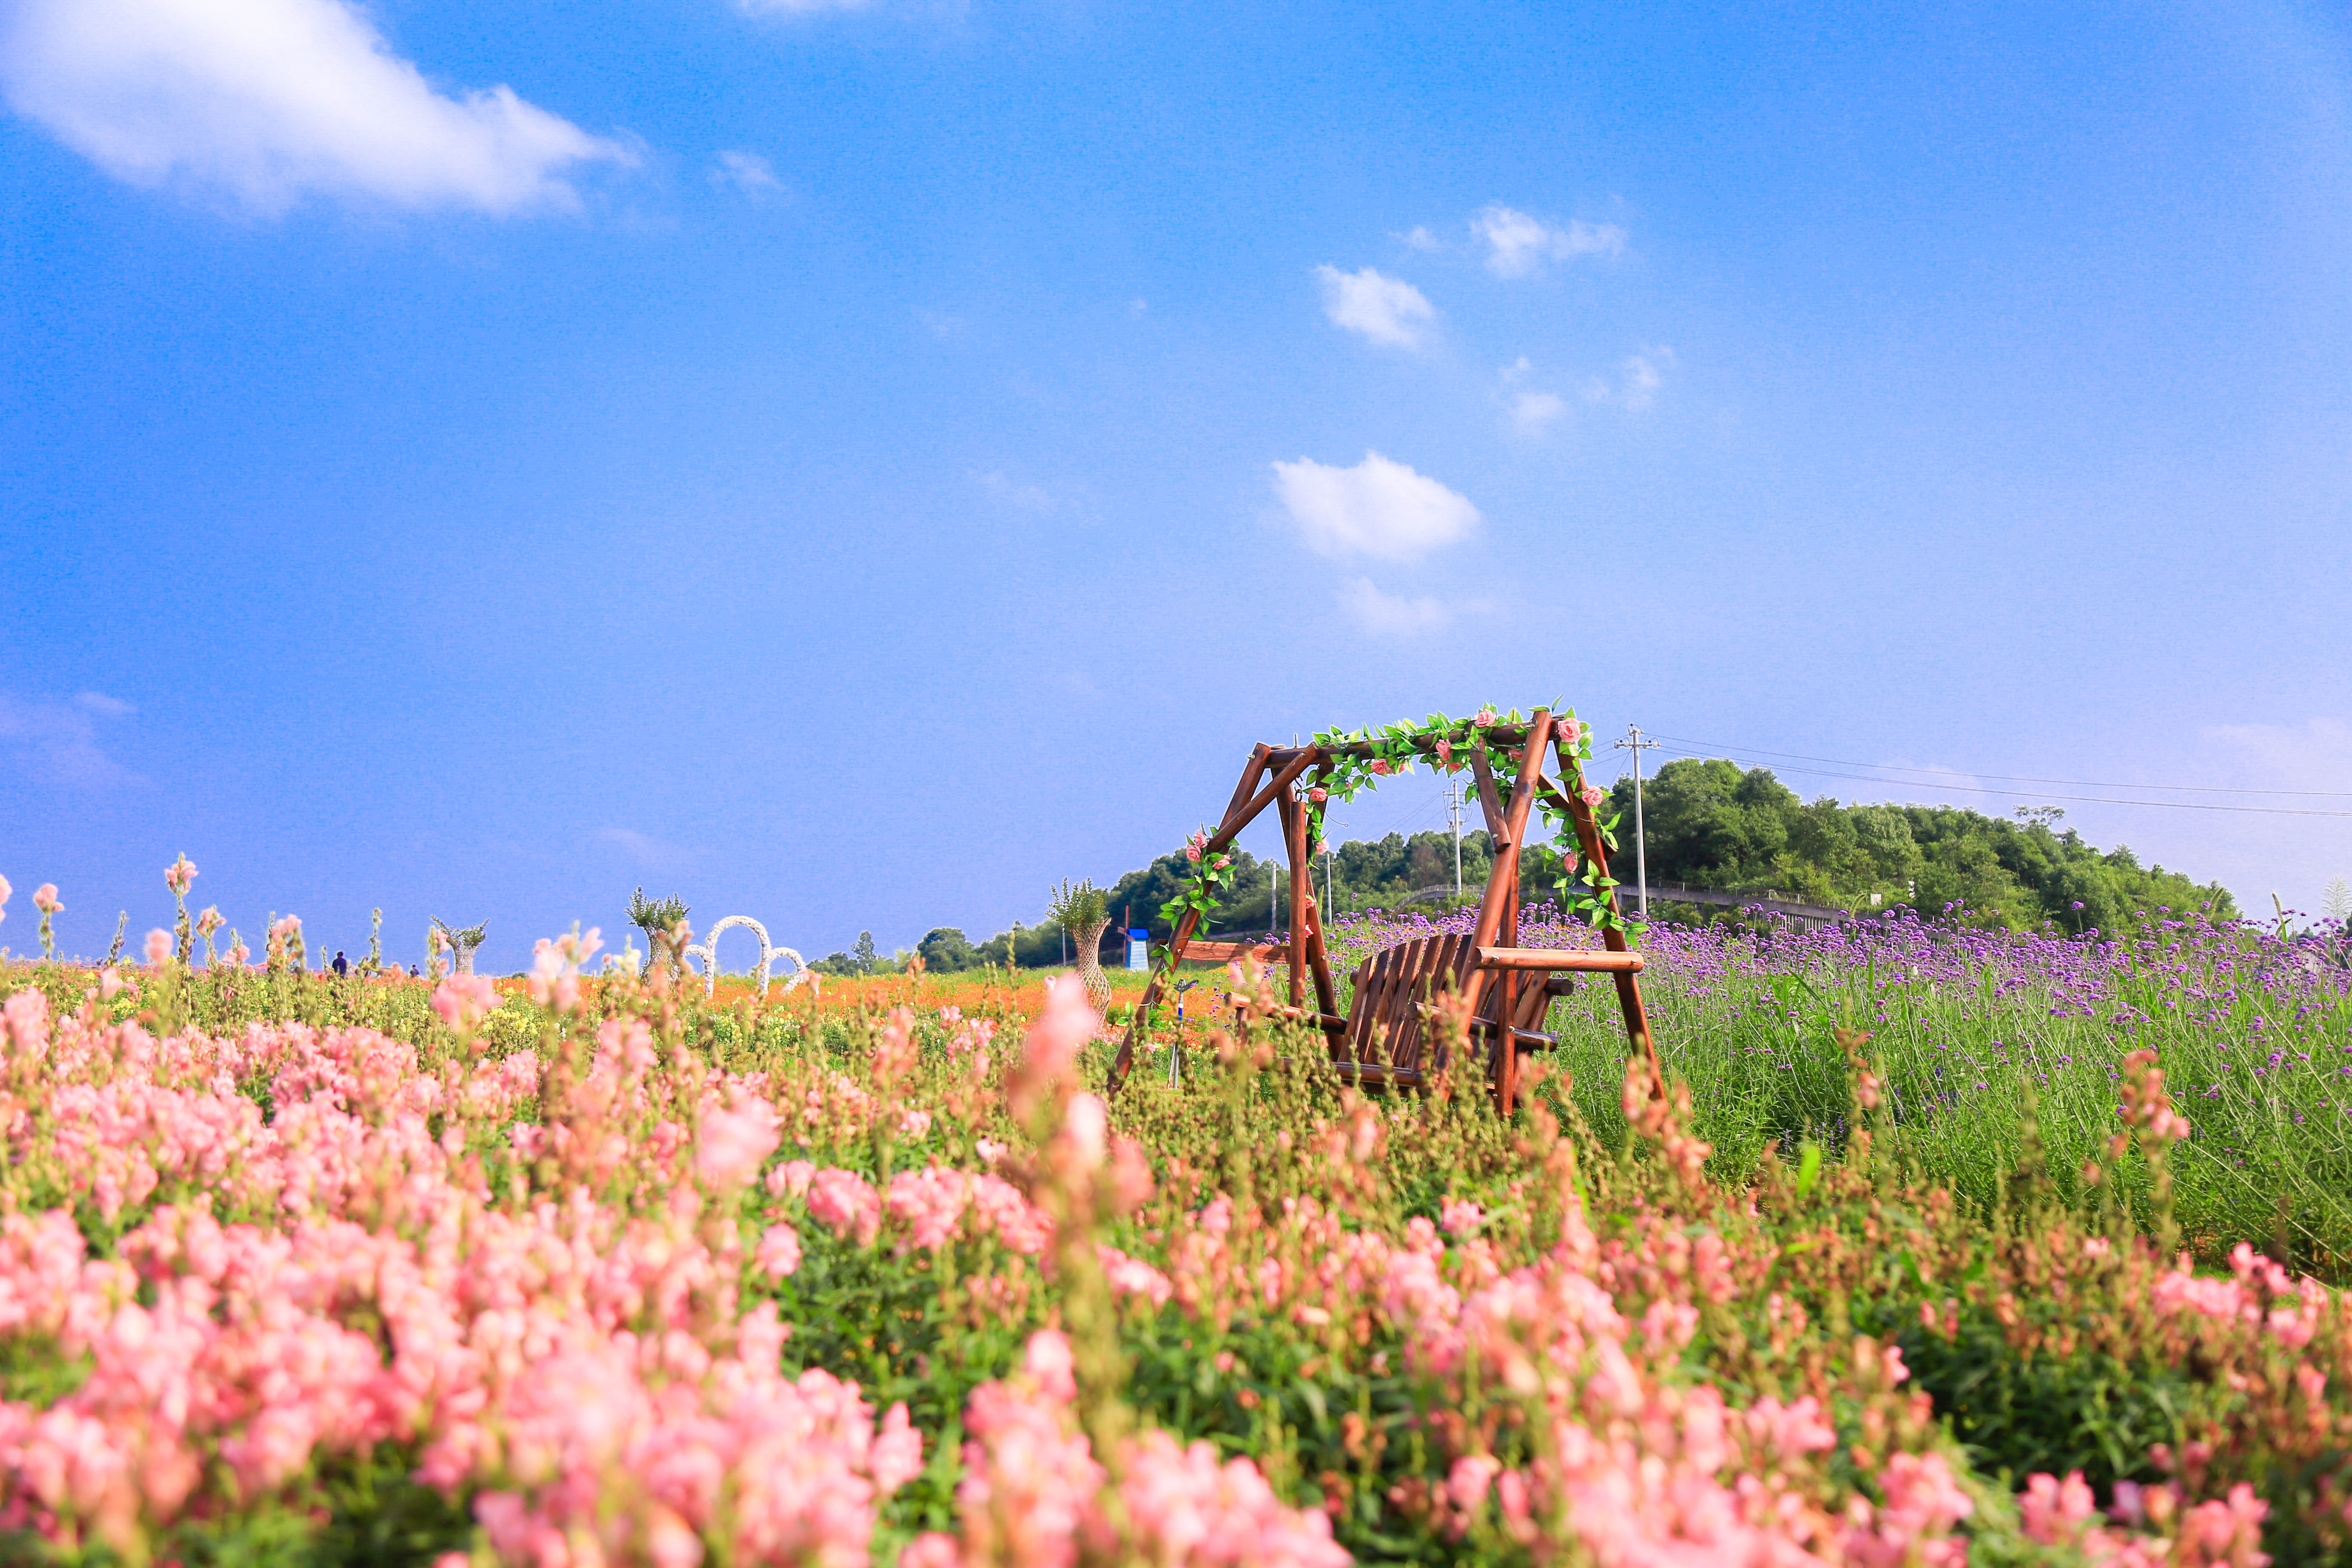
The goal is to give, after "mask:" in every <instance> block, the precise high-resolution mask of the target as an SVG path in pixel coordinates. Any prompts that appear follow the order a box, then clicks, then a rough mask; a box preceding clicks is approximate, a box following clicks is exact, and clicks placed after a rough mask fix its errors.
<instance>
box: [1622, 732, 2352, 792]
mask: <svg viewBox="0 0 2352 1568" xmlns="http://www.w3.org/2000/svg"><path fill="white" fill-rule="evenodd" d="M1657 738H1658V739H1659V740H1661V741H1672V742H1675V744H1676V745H1680V746H1699V747H1703V748H1705V749H1706V750H1708V751H1716V752H1731V751H1741V752H1747V753H1748V755H1750V756H1755V757H1787V758H1789V759H1790V760H1791V761H1793V762H1800V763H1829V764H1830V765H1831V766H1832V767H1839V768H1875V769H1878V770H1879V771H1880V772H1882V773H1931V772H1932V770H1930V769H1927V768H1912V767H1905V766H1903V765H1902V764H1900V763H1857V762H1854V761H1853V760H1852V759H1850V758H1845V757H1808V756H1804V755H1801V754H1800V753H1798V752H1768V751H1765V750H1764V749H1763V748H1761V747H1759V746H1725V745H1723V744H1722V743H1721V742H1716V741H1694V740H1691V739H1689V738H1687V737H1686V736H1681V735H1660V736H1658V737H1657ZM1695 754H1696V753H1695ZM1791 771H1796V772H1801V771H1802V770H1791ZM1830 776H1832V777H1843V776H1844V775H1843V774H1832V775H1830ZM1969 777H1970V778H1979V779H1999V780H2000V782H2001V783H2003V784H2065V785H2068V786H2070V787H2072V788H2074V789H2173V790H2185V791H2189V792H2190V793H2193V794H2197V795H2305V796H2312V797H2316V798H2319V799H2324V800H2352V790H2342V789H2238V788H2232V787H2231V786H2229V785H2225V784H2102V783H2100V782H2099V781H2098V780H2096V779H2041V778H2032V777H2028V776H2026V775H2024V774H2020V773H1970V774H1969ZM1931 782H1934V781H1932V780H1931ZM1954 787H1955V788H1957V787H1958V786H1957V785H1955V786H1954ZM1993 793H1995V794H2005V793H2011V792H2006V791H1994V792H1993ZM2134 804H2159V803H2134Z"/></svg>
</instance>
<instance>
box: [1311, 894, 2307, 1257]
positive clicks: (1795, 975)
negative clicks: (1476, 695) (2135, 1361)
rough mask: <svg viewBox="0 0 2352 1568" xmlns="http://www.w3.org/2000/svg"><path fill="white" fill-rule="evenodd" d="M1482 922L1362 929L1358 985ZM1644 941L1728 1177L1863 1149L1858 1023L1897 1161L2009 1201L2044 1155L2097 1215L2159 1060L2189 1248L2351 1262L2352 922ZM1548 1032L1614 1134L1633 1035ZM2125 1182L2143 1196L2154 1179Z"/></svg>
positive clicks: (1599, 1124)
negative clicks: (1852, 1138) (1374, 969)
mask: <svg viewBox="0 0 2352 1568" xmlns="http://www.w3.org/2000/svg"><path fill="white" fill-rule="evenodd" d="M1474 921H1475V910H1454V911H1449V912H1447V913H1444V914H1441V915H1438V916H1435V917H1432V916H1429V915H1423V914H1411V913H1406V914H1390V913H1380V912H1374V913H1370V914H1364V915H1356V916H1343V917H1340V918H1339V919H1337V920H1335V921H1333V923H1332V930H1331V940H1332V947H1333V957H1334V961H1335V968H1337V969H1338V970H1339V971H1340V973H1343V974H1346V973H1353V971H1354V969H1355V967H1356V965H1357V964H1359V963H1362V962H1363V960H1364V959H1365V958H1366V957H1368V956H1369V955H1370V954H1371V953H1372V952H1377V951H1379V950H1380V949H1381V948H1382V947H1385V946H1388V945H1390V944H1391V943H1392V942H1401V941H1404V940H1408V939H1410V938H1412V937H1417V936H1427V935H1433V934H1436V933H1439V932H1444V931H1464V932H1466V931H1468V930H1469V929H1470V927H1471V925H1472V923H1473V922H1474ZM1521 931H1522V940H1523V941H1524V942H1528V944H1530V945H1559V946H1588V945H1598V942H1597V941H1596V939H1595V938H1594V937H1593V934H1592V933H1591V931H1587V930H1585V929H1583V928H1581V927H1578V926H1573V925H1568V924H1564V923H1561V922H1559V919H1558V916H1557V911H1554V910H1549V909H1546V908H1542V907H1538V908H1534V909H1531V910H1528V913H1527V915H1526V916H1525V917H1524V918H1523V920H1522V924H1521ZM1640 946H1641V947H1642V950H1643V952H1645V953H1647V954H1648V955H1649V957H1650V960H1651V967H1650V970H1649V972H1648V973H1647V974H1645V975H1644V977H1643V991H1644V994H1645V995H1646V996H1647V998H1648V1000H1649V1005H1650V1009H1651V1015H1652V1018H1653V1022H1654V1031H1655V1034H1656V1037H1657V1040H1658V1044H1659V1047H1660V1050H1661V1051H1662V1053H1663V1054H1664V1057H1665V1059H1666V1061H1667V1063H1668V1065H1669V1067H1670V1068H1671V1069H1672V1070H1673V1071H1675V1072H1676V1073H1679V1074H1680V1075H1682V1077H1683V1078H1685V1079H1686V1080H1687V1081H1688V1082H1689V1084H1690V1087H1691V1091H1692V1096H1693V1099H1694V1101H1695V1103H1696V1109H1697V1124H1696V1131H1697V1132H1698V1133H1699V1134H1700V1135H1701V1136H1703V1137H1705V1138H1706V1140H1707V1141H1708V1142H1712V1143H1713V1144H1714V1145H1715V1148H1716V1158H1717V1163H1718V1164H1719V1165H1721V1166H1722V1167H1724V1168H1725V1169H1729V1168H1731V1167H1732V1166H1734V1165H1740V1166H1744V1165H1746V1164H1748V1163H1752V1162H1753V1161H1754V1160H1755V1159H1756V1158H1757V1157H1758V1156H1759V1154H1761V1152H1763V1150H1764V1148H1765V1146H1766V1145H1767V1144H1769V1143H1776V1142H1777V1143H1780V1144H1781V1145H1782V1146H1783V1147H1784V1148H1787V1149H1788V1150H1789V1151H1790V1152H1794V1151H1795V1147H1796V1146H1797V1145H1798V1144H1800V1143H1801V1142H1803V1141H1804V1140H1806V1139H1814V1140H1817V1141H1820V1142H1822V1143H1823V1144H1825V1145H1827V1146H1829V1147H1831V1148H1832V1149H1834V1148H1835V1147H1836V1146H1837V1145H1838V1144H1839V1143H1840V1142H1842V1140H1843V1136H1844V1131H1845V1119H1846V1116H1847V1107H1848V1104H1849V1090H1848V1088H1847V1080H1846V1076H1845V1070H1844V1067H1843V1055H1842V1053H1841V1052H1840V1051H1839V1049H1838V1047H1836V1045H1835V1044H1834V1042H1833V1041H1832V1037H1831V1029H1832V1026H1839V1025H1843V1026H1853V1027H1859V1028H1863V1029H1866V1030H1869V1031H1870V1032H1871V1036H1872V1038H1871V1041H1870V1044H1869V1046H1868V1047H1866V1049H1867V1051H1868V1053H1869V1055H1870V1056H1871V1058H1873V1061H1874V1066H1875V1068H1876V1070H1877V1071H1878V1073H1879V1075H1880V1076H1881V1077H1882V1078H1883V1079H1885V1083H1886V1085H1887V1090H1888V1098H1889V1101H1890V1105H1891V1108H1892V1111H1893V1115H1894V1119H1895V1144H1896V1153H1897V1156H1898V1158H1899V1159H1901V1160H1903V1161H1905V1162H1906V1163H1908V1164H1909V1165H1910V1166H1911V1167H1912V1168H1914V1169H1916V1171H1917V1172H1918V1173H1920V1174H1922V1175H1925V1176H1928V1177H1930V1178H1932V1179H1934V1180H1937V1181H1940V1182H1945V1183H1948V1184H1950V1185H1951V1186H1952V1188H1953V1189H1954V1191H1955V1192H1956V1193H1958V1194H1961V1195H1962V1196H1963V1197H1964V1198H1974V1199H1978V1200H1981V1201H1987V1202H1989V1201H1990V1199H1991V1198H1992V1197H1993V1196H1994V1195H1995V1194H1996V1193H1997V1192H1998V1190H1999V1189H2000V1185H2001V1184H2003V1183H2005V1182H2007V1181H2009V1180H2011V1179H2013V1178H2014V1176H2015V1174H2016V1173H2017V1171H2018V1169H2019V1166H2020V1163H2021V1162H2023V1161H2026V1160H2028V1159H2029V1158H2030V1157H2031V1156H2030V1152H2029V1151H2030V1147H2031V1145H2032V1141H2033V1140H2034V1139H2035V1138H2036V1137H2038V1138H2039V1140H2040V1142H2041V1143H2042V1145H2043V1147H2044V1149H2045V1150H2046V1153H2045V1155H2044V1158H2045V1160H2046V1163H2047V1166H2048V1169H2049V1173H2050V1175H2051V1178H2052V1179H2053V1182H2054V1183H2055V1184H2056V1185H2057V1187H2058V1190H2059V1191H2060V1192H2061V1193H2062V1194H2064V1195H2065V1196H2067V1197H2068V1198H2070V1199H2073V1200H2078V1201H2084V1202H2087V1201H2089V1199H2090V1198H2091V1196H2092V1195H2093V1194H2091V1193H2089V1192H2088V1191H2087V1190H2086V1188H2085V1184H2084V1171H2083V1168H2084V1163H2085V1162H2086V1161H2090V1160H2094V1159H2097V1160H2101V1161H2103V1162H2104V1161H2105V1160H2106V1154H2107V1151H2106V1145H2107V1141H2108V1140H2109V1139H2110V1138H2111V1137H2113V1136H2114V1135H2115V1134H2116V1132H2118V1131H2120V1123H2119V1122H2118V1121H2117V1119H2116V1105H2117V1098H2116V1096H2117V1086H2118V1083H2119V1081H2120V1078H2119V1074H2120V1068H2119V1065H2118V1064H2119V1063H2120V1061H2121V1059H2122V1058H2123V1057H2124V1055H2125V1054H2126V1052H2128V1051H2132V1050H2135V1049H2139V1048H2142V1047H2148V1048H2153V1049H2155V1050H2156V1051H2157V1052H2158V1058H2159V1060H2160V1061H2161V1063H2162V1066H2163V1068H2164V1071H2165V1075H2166V1079H2167V1081H2168V1083H2169V1084H2170V1085H2171V1086H2172V1091H2173V1095H2174V1098H2175V1100H2177V1101H2178V1103H2179V1107H2180V1109H2181V1110H2182V1112H2183V1113H2184V1114H2185V1115H2186V1116H2187V1117H2188V1119H2189V1122H2190V1125H2191V1128H2192V1132H2191V1136H2190V1137H2189V1140H2188V1142H2185V1143H2183V1144H2182V1145H2181V1147H2180V1149H2179V1153H2178V1154H2177V1156H2176V1158H2175V1173H2176V1180H2177V1181H2178V1183H2179V1214H2180V1218H2181V1222H2182V1225H2183V1226H2184V1229H2185V1232H2186V1234H2188V1235H2189V1237H2192V1238H2198V1237H2204V1238H2212V1239H2219V1238H2221V1237H2230V1238H2238V1237H2250V1236H2251V1237H2258V1238H2263V1239H2268V1240H2275V1241H2278V1242H2281V1243H2286V1242H2290V1241H2291V1242H2292V1243H2293V1244H2294V1246H2295V1247H2298V1248H2299V1249H2317V1250H2319V1251H2323V1252H2325V1253H2328V1254H2343V1253H2352V967H2347V960H2352V942H2347V936H2346V933H2345V931H2343V930H2342V929H2341V927H2340V926H2338V925H2336V924H2335V923H2333V922H2323V923H2322V924H2320V925H2318V926H2316V927H2314V928H2310V929H2307V930H2303V931H2295V930H2287V931H2280V930H2278V929H2276V928H2274V927H2267V926H2258V925H2254V924H2252V923H2249V922H2237V921H2232V922H2225V923H2215V922H2212V921H2208V920H2206V919H2205V918H2203V917H2202V916H2200V915H2198V914H2195V913H2180V912H2176V911H2173V910H2151V911H2149V912H2148V914H2147V917H2146V918H2145V919H2144V920H2143V921H2142V922H2141V923H2139V924H2138V925H2137V927H2136V928H2135V929H2132V930H2130V931H2116V932H2097V933H2088V934H2086V935H2084V936H2082V937H2066V936H2062V935H2059V934H2056V933H2054V932H2041V933H2034V932H2028V933H2023V934H2011V933H2005V932H1997V931H1980V930H1977V929H1973V928H1970V927H1966V926H1960V925H1957V924H1951V923H1945V922H1940V921H1921V920H1918V919H1916V918H1915V917H1913V916H1911V915H1910V914H1908V913H1907V912H1905V913H1902V914H1898V915H1892V916H1888V917H1886V918H1884V919H1878V920H1872V921H1853V922H1850V923H1848V924H1845V925H1843V926H1837V927H1824V928H1812V929H1802V928H1797V927H1793V926H1785V925H1777V924H1776V925H1770V926H1766V927H1761V928H1758V927H1752V926H1741V925H1734V924H1719V925H1713V926H1706V927H1681V926H1670V925H1664V924H1660V925H1657V926H1654V927H1652V928H1651V929H1650V930H1649V931H1647V932H1646V933H1645V934H1644V935H1643V938H1642V940H1641V942H1640ZM1549 1026H1550V1027H1551V1029H1552V1030H1553V1031H1554V1032H1555V1033H1556V1034H1557V1035H1558V1037H1559V1041H1560V1045H1559V1049H1558V1051H1557V1053H1556V1056H1557V1059H1558V1062H1559V1065H1560V1066H1561V1067H1563V1068H1567V1069H1568V1071H1569V1073H1570V1075H1571V1078H1572V1081H1573V1085H1574V1088H1573V1093H1574V1097H1575V1100H1576V1102H1577V1105H1578V1108H1579V1109H1580V1110H1581V1111H1582V1112H1583V1114H1584V1115H1585V1116H1586V1117H1587V1119H1588V1120H1590V1121H1591V1123H1592V1124H1593V1126H1594V1127H1595V1128H1596V1129H1597V1130H1600V1131H1602V1132H1603V1133H1604V1135H1614V1131H1615V1129H1617V1128H1618V1127H1620V1126H1621V1125H1622V1118H1621V1114H1620V1112H1619V1110H1618V1106H1617V1099H1618V1087H1619V1082H1620V1079H1621V1078H1622V1071H1623V1062H1624V1058H1625V1039H1624V1036H1623V1033H1622V1028H1621V1027H1620V1026H1619V1024H1618V1022H1617V1018H1616V1013H1615V1008H1614V1005H1613V1004H1612V1002H1611V1000H1610V994H1609V992H1608V989H1607V988H1606V987H1605V986H1587V987H1585V988H1583V989H1582V990H1580V992H1579V994H1577V995H1575V996H1573V997H1570V998H1569V999H1568V1000H1566V1001H1564V1002H1561V1003H1559V1004H1558V1005H1555V1006H1554V1008H1553V1010H1552V1014H1551V1016H1550V1020H1549ZM2119 1164H2120V1165H2128V1164H2129V1163H2128V1162H2125V1163H2119ZM2110 1179H2111V1180H2113V1181H2115V1182H2116V1183H2119V1184H2121V1188H2122V1191H2121V1194H2120V1195H2121V1196H2122V1198H2123V1199H2124V1200H2125V1201H2127V1202H2129V1201H2139V1202H2144V1201H2145V1196H2146V1194H2144V1193H2143V1192H2138V1191H2136V1190H2135V1189H2134V1188H2133V1186H2132V1184H2133V1183H2134V1182H2135V1181H2138V1180H2143V1179H2144V1178H2143V1175H2142V1173H2138V1172H2137V1171H2136V1170H2132V1169H2122V1168H2119V1169H2118V1170H2117V1171H2116V1173H2114V1174H2113V1176H2112V1177H2111V1178H2110Z"/></svg>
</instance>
